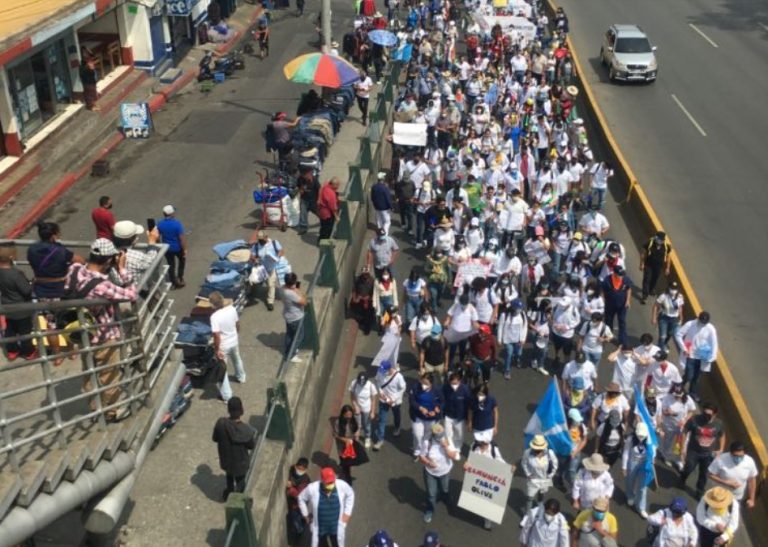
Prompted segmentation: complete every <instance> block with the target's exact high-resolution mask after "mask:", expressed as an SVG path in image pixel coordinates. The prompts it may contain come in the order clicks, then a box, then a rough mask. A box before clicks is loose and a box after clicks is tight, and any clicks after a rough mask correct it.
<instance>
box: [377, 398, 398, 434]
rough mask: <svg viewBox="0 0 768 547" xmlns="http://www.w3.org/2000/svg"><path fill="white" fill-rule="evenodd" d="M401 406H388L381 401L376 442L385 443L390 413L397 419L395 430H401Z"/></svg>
mask: <svg viewBox="0 0 768 547" xmlns="http://www.w3.org/2000/svg"><path fill="white" fill-rule="evenodd" d="M400 406H401V405H394V406H389V405H388V404H385V403H382V402H381V401H379V421H378V423H377V424H376V426H377V427H376V442H384V431H385V429H386V427H387V416H389V411H390V410H391V411H392V415H393V416H394V419H395V429H400Z"/></svg>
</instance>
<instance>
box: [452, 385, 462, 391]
mask: <svg viewBox="0 0 768 547" xmlns="http://www.w3.org/2000/svg"><path fill="white" fill-rule="evenodd" d="M459 385H460V384H451V389H452V390H453V391H456V390H457V389H459Z"/></svg>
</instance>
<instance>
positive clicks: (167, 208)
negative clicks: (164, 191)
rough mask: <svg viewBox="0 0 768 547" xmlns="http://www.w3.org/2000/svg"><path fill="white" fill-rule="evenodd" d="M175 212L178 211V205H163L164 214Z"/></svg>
mask: <svg viewBox="0 0 768 547" xmlns="http://www.w3.org/2000/svg"><path fill="white" fill-rule="evenodd" d="M175 212H176V207H174V206H173V205H166V206H165V207H163V214H164V215H172V214H173V213H175Z"/></svg>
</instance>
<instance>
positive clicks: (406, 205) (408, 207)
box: [398, 199, 416, 232]
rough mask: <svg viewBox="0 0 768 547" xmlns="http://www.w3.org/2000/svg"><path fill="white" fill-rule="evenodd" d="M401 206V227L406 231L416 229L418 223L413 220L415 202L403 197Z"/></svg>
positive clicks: (400, 202) (399, 203)
mask: <svg viewBox="0 0 768 547" xmlns="http://www.w3.org/2000/svg"><path fill="white" fill-rule="evenodd" d="M398 205H399V206H400V227H401V228H402V229H403V230H405V231H406V232H410V231H411V230H415V229H416V223H415V222H414V220H413V203H411V202H410V201H408V200H406V199H403V200H400V201H399V202H398Z"/></svg>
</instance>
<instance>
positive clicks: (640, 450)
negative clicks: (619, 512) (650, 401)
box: [621, 422, 654, 519]
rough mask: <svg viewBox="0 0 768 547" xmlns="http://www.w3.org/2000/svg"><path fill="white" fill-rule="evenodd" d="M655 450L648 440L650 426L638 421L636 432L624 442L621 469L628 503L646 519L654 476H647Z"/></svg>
mask: <svg viewBox="0 0 768 547" xmlns="http://www.w3.org/2000/svg"><path fill="white" fill-rule="evenodd" d="M653 452H654V451H653V450H652V449H650V445H649V441H648V426H647V425H646V424H645V423H644V422H638V424H637V425H636V426H635V431H634V433H633V434H632V435H631V436H630V437H629V438H628V439H627V440H626V442H625V443H624V450H623V451H622V454H621V470H622V472H623V473H624V477H625V478H626V488H625V492H626V494H627V505H629V506H630V507H635V508H636V509H637V512H638V513H639V514H640V516H641V517H643V518H644V519H647V518H648V512H647V511H646V503H647V502H646V500H647V496H648V484H650V483H651V482H652V481H653V478H652V477H648V476H647V474H648V473H647V472H648V458H651V460H652V459H653ZM651 465H653V463H651ZM649 479H650V480H649ZM635 503H637V505H635Z"/></svg>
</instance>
